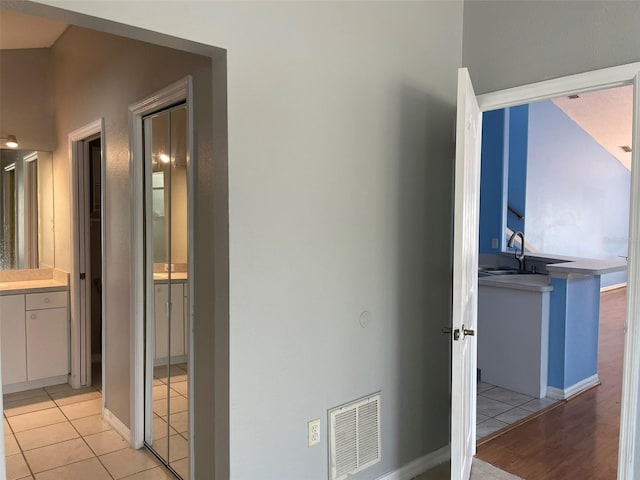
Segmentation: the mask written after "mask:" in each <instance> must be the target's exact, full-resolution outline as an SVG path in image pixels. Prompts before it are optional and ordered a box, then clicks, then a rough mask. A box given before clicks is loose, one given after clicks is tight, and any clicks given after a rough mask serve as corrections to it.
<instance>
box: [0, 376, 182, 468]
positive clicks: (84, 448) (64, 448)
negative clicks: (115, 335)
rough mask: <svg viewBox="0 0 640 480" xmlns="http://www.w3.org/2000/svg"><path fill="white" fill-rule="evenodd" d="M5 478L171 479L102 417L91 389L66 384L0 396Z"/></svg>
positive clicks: (95, 392)
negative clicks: (77, 388) (134, 448)
mask: <svg viewBox="0 0 640 480" xmlns="http://www.w3.org/2000/svg"><path fill="white" fill-rule="evenodd" d="M3 400H4V431H5V454H6V464H7V480H17V479H35V480H61V479H64V480H87V479H91V480H103V479H104V480H114V479H127V480H173V478H174V477H173V476H172V475H171V474H169V473H168V472H167V471H166V470H165V469H164V468H163V467H161V466H160V464H159V462H158V461H157V460H156V459H155V457H153V455H151V454H150V453H148V452H146V451H144V450H133V449H131V448H130V447H129V444H128V443H127V442H126V441H125V440H124V439H123V438H122V437H121V436H120V435H119V434H118V433H117V432H116V431H115V430H113V429H112V428H111V427H110V426H109V425H108V424H107V423H106V422H104V421H103V420H102V418H101V408H102V398H101V394H100V392H99V391H98V390H97V389H96V388H94V387H88V388H83V389H79V390H73V389H71V387H70V386H69V385H67V384H64V385H56V386H53V387H46V388H38V389H35V390H28V391H25V392H19V393H13V394H8V395H4V397H3Z"/></svg>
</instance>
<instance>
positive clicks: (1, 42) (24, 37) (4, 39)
mask: <svg viewBox="0 0 640 480" xmlns="http://www.w3.org/2000/svg"><path fill="white" fill-rule="evenodd" d="M67 27H68V25H67V24H66V23H62V22H57V21H55V20H49V19H46V18H41V17H32V16H31V15H25V14H23V13H19V12H15V11H13V10H0V49H2V50H9V49H22V48H49V47H50V46H51V45H53V44H54V43H55V42H56V40H57V39H58V37H60V35H62V32H64V31H65V30H66V28H67Z"/></svg>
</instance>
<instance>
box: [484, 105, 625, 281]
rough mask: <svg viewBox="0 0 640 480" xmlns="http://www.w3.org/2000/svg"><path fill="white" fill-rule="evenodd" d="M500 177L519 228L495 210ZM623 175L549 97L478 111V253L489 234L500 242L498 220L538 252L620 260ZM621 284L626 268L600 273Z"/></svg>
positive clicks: (488, 244) (622, 249) (486, 244)
mask: <svg viewBox="0 0 640 480" xmlns="http://www.w3.org/2000/svg"><path fill="white" fill-rule="evenodd" d="M501 141H502V142H503V143H502V144H501V143H500V142H501ZM505 175H507V178H508V180H509V181H508V204H509V205H511V206H512V207H513V208H515V209H516V210H518V211H520V212H521V213H523V214H524V215H525V221H524V225H522V223H523V222H518V221H517V219H516V217H515V216H514V215H513V214H511V213H509V214H508V215H507V216H506V217H505V215H506V208H504V209H503V208H502V207H501V205H504V199H505V194H506V193H505V187H504V184H501V183H500V182H501V179H503V178H505ZM630 180H631V175H630V172H629V171H628V170H627V169H626V168H625V167H624V166H622V165H621V164H620V162H619V161H618V160H617V159H616V158H615V157H613V156H612V155H611V154H610V153H609V152H607V151H606V150H605V149H604V148H603V147H602V146H601V145H600V144H598V143H597V142H596V141H595V140H594V139H593V138H592V137H591V136H589V135H588V134H587V133H586V132H585V131H584V130H583V129H582V128H581V127H579V126H578V125H577V124H576V123H575V122H574V121H573V120H571V119H570V118H569V117H568V116H567V115H565V113H564V112H562V110H560V109H559V108H558V107H556V106H555V104H554V103H553V102H551V101H544V102H538V103H533V104H530V105H525V106H522V107H513V108H511V109H506V110H497V111H492V112H486V113H485V114H484V116H483V138H482V171H481V189H480V239H479V244H480V253H497V251H496V249H492V248H491V239H492V238H500V239H501V240H502V238H503V236H504V232H503V231H502V226H503V225H505V223H506V224H507V225H508V226H509V228H511V229H512V230H516V229H519V230H522V231H524V232H525V237H526V240H527V243H529V244H530V245H532V246H533V247H534V248H536V249H537V250H538V251H540V252H544V253H550V254H559V255H569V256H575V257H586V258H600V259H610V260H616V261H620V260H621V258H619V257H620V256H626V255H627V243H628V235H629V233H628V232H629V193H630ZM503 210H504V211H503ZM505 218H506V220H505ZM500 247H502V246H501V245H500ZM625 281H626V272H620V273H614V274H609V275H606V276H604V277H602V285H603V286H607V285H613V284H617V283H622V282H625Z"/></svg>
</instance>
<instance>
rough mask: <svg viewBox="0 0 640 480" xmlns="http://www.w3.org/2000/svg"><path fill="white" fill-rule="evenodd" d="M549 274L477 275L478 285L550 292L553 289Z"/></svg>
mask: <svg viewBox="0 0 640 480" xmlns="http://www.w3.org/2000/svg"><path fill="white" fill-rule="evenodd" d="M549 282H550V278H549V275H540V274H535V273H533V274H530V275H529V274H522V275H489V276H486V277H478V285H479V286H481V287H482V286H484V287H499V288H510V289H513V290H526V291H530V292H540V293H542V292H550V291H551V290H553V286H551V284H550V283H549Z"/></svg>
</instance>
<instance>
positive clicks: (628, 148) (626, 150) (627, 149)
mask: <svg viewBox="0 0 640 480" xmlns="http://www.w3.org/2000/svg"><path fill="white" fill-rule="evenodd" d="M620 148H621V149H622V151H623V152H626V153H630V152H631V147H630V146H629V145H621V146H620Z"/></svg>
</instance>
